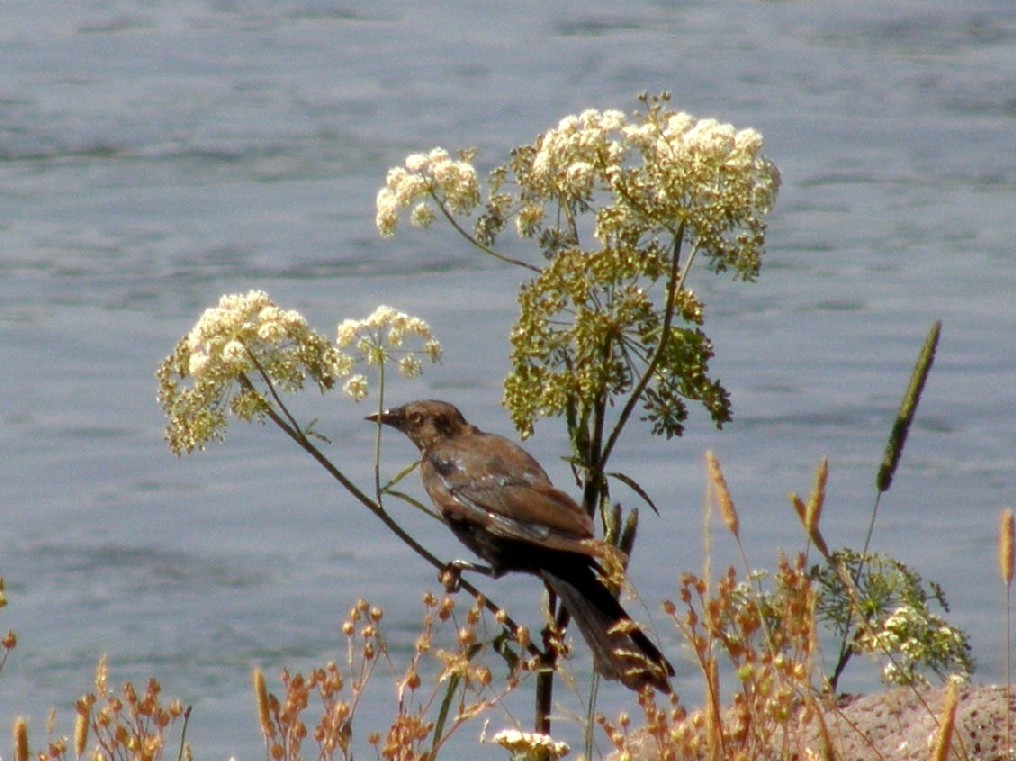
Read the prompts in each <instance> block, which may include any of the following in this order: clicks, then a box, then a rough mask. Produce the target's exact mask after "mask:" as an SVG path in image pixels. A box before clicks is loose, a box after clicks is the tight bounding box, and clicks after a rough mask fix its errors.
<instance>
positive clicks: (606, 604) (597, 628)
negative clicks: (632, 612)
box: [540, 562, 674, 692]
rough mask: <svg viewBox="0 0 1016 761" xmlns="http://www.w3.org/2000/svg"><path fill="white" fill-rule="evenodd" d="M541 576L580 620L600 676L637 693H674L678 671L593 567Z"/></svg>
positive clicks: (559, 568)
mask: <svg viewBox="0 0 1016 761" xmlns="http://www.w3.org/2000/svg"><path fill="white" fill-rule="evenodd" d="M540 575H541V576H542V578H543V580H544V581H545V582H546V583H547V584H548V585H549V586H550V588H551V589H552V590H554V593H555V594H557V596H558V597H559V598H560V600H561V603H562V604H563V605H564V607H565V608H566V609H567V611H568V612H569V613H570V614H571V617H572V618H573V619H574V620H575V624H576V625H577V626H578V628H579V631H580V632H581V633H582V638H583V639H585V641H586V643H587V644H588V645H589V649H590V650H592V651H593V659H594V662H595V664H596V670H597V671H598V672H599V673H600V675H601V676H603V677H604V678H605V679H616V680H619V681H620V682H621V683H622V684H624V685H625V686H626V687H629V688H631V689H633V690H641V689H642V688H643V687H645V686H647V685H648V686H652V687H654V688H656V689H657V690H662V691H664V692H670V689H671V688H670V684H669V681H668V678H669V677H672V676H673V675H674V668H673V666H671V665H670V663H669V662H668V661H667V659H666V658H665V657H664V656H663V653H661V652H660V650H659V648H657V647H656V645H654V644H653V643H652V642H651V641H650V640H649V638H648V637H647V636H646V635H645V633H644V632H643V631H642V630H641V629H640V628H639V627H638V625H637V624H636V623H635V622H634V621H632V619H631V618H630V617H629V616H628V613H627V612H626V611H625V609H624V608H623V607H622V606H621V603H619V602H618V601H617V598H615V597H614V595H613V594H611V592H610V590H609V589H608V588H607V587H606V585H605V584H604V583H603V581H602V580H601V579H600V578H599V577H598V576H597V575H596V572H595V571H594V570H593V568H592V567H591V566H590V565H589V564H588V563H582V562H566V563H555V564H553V566H551V567H549V568H546V569H544V570H543V571H542V572H541V574H540Z"/></svg>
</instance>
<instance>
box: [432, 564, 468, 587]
mask: <svg viewBox="0 0 1016 761" xmlns="http://www.w3.org/2000/svg"><path fill="white" fill-rule="evenodd" d="M438 579H440V581H441V586H443V587H444V588H445V591H446V592H448V593H449V594H455V593H456V592H458V591H459V589H460V587H461V586H462V567H461V566H460V565H458V564H457V563H456V562H455V561H452V562H451V563H448V564H447V565H445V567H444V568H442V569H441V572H440V573H439V574H438Z"/></svg>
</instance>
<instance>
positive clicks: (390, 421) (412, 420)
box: [364, 399, 476, 452]
mask: <svg viewBox="0 0 1016 761" xmlns="http://www.w3.org/2000/svg"><path fill="white" fill-rule="evenodd" d="M364 419H365V420H369V421H370V422H372V423H384V424H385V425H389V426H391V427H392V428H395V429H397V430H399V431H402V432H403V433H404V434H406V436H408V437H409V439H410V441H412V442H413V443H414V444H416V446H417V448H418V449H419V450H420V451H421V452H424V451H426V450H427V449H428V448H429V447H432V446H434V445H435V444H437V443H438V442H441V441H444V440H445V439H449V438H451V437H453V436H458V435H461V434H464V433H473V432H475V431H476V429H475V428H473V426H471V425H469V423H467V422H466V419H465V418H464V417H462V413H461V412H459V411H458V409H457V408H456V407H454V406H453V405H451V404H448V402H442V401H438V400H436V399H423V400H420V401H416V402H409V404H404V405H403V406H401V407H394V408H392V409H388V410H385V411H384V412H382V413H380V414H379V415H369V416H368V417H366V418H364Z"/></svg>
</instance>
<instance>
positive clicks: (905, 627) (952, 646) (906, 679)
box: [857, 605, 967, 684]
mask: <svg viewBox="0 0 1016 761" xmlns="http://www.w3.org/2000/svg"><path fill="white" fill-rule="evenodd" d="M857 646H858V648H859V649H860V650H861V651H862V652H868V653H870V654H872V655H874V656H882V655H886V654H892V655H893V656H894V657H893V658H892V659H890V661H889V663H888V664H887V665H886V666H885V668H884V669H883V671H882V679H883V681H885V682H886V683H888V684H914V683H918V684H927V679H925V678H924V677H923V676H922V675H921V674H919V673H918V672H917V669H918V666H919V664H921V663H922V662H925V661H929V660H934V661H935V662H946V663H948V665H949V667H950V668H953V669H958V670H959V673H958V675H959V676H963V675H965V674H966V673H967V672H966V671H965V666H964V664H963V663H962V662H961V660H960V659H959V658H958V657H956V656H957V654H962V653H963V650H964V646H965V639H964V636H963V633H962V632H961V631H960V630H958V629H956V628H954V627H952V626H950V625H948V624H947V623H945V622H944V621H943V620H942V619H941V618H939V617H938V616H935V615H931V614H929V613H927V612H923V611H920V610H917V609H916V608H914V607H912V606H908V605H902V606H899V607H897V608H896V609H894V610H893V611H892V613H890V614H889V616H888V617H887V618H886V619H885V620H884V621H883V622H882V625H881V627H879V628H871V629H869V630H867V631H864V632H862V633H861V635H860V636H859V637H858V640H857Z"/></svg>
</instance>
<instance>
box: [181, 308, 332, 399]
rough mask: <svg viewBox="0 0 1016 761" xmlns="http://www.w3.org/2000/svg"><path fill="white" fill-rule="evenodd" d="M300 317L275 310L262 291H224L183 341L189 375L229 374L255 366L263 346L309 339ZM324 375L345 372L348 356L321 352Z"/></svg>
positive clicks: (310, 335)
mask: <svg viewBox="0 0 1016 761" xmlns="http://www.w3.org/2000/svg"><path fill="white" fill-rule="evenodd" d="M315 338H316V334H315V333H314V331H313V330H311V328H310V326H308V325H307V320H306V319H304V317H303V315H301V314H300V313H299V312H296V311H293V310H284V309H280V308H279V307H278V306H277V305H276V304H275V303H274V302H273V301H272V300H271V299H270V298H269V297H268V294H267V293H265V292H264V291H250V292H248V293H246V294H230V295H226V296H223V297H222V298H220V299H219V304H218V306H216V307H212V308H211V309H206V310H205V312H204V314H202V315H201V319H200V320H198V323H197V324H196V325H195V326H194V328H193V329H192V330H191V332H190V333H189V334H188V336H187V339H186V345H187V349H188V351H189V360H188V366H187V371H188V375H190V376H191V377H193V378H195V379H213V378H222V379H225V378H233V377H236V376H237V375H239V374H240V373H247V372H250V371H251V370H253V369H255V365H256V364H258V363H260V358H261V354H262V352H263V351H264V350H265V349H274V350H284V349H286V348H296V347H299V346H301V345H305V344H307V342H309V341H314V340H315ZM323 359H324V360H325V362H326V364H325V366H324V367H323V369H324V370H325V375H326V376H328V377H337V376H341V375H345V374H346V373H348V372H349V367H350V360H349V358H347V357H343V356H342V355H341V354H339V353H338V352H337V351H334V350H333V351H327V350H326V351H325V352H323Z"/></svg>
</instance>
